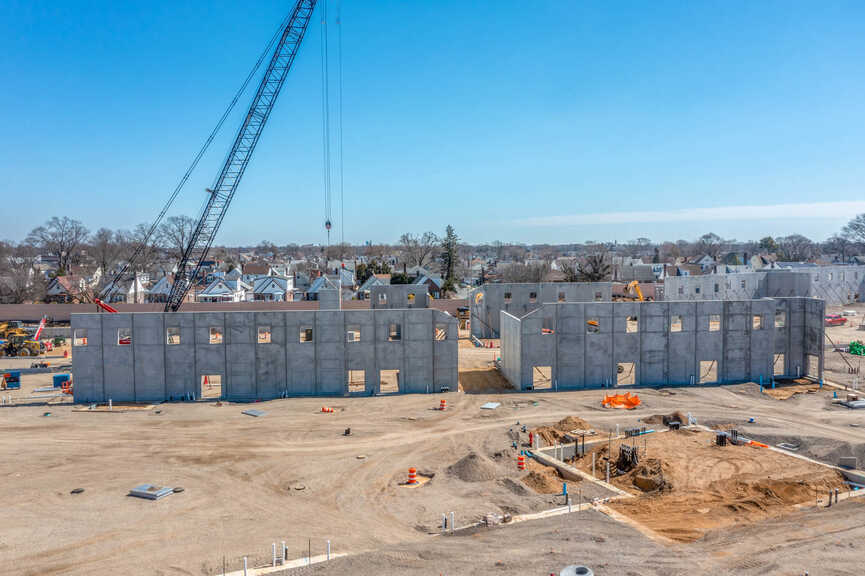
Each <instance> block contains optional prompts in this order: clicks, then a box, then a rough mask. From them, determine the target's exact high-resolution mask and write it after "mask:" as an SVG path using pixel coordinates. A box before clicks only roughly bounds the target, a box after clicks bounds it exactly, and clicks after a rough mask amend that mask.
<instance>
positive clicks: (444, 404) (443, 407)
mask: <svg viewBox="0 0 865 576" xmlns="http://www.w3.org/2000/svg"><path fill="white" fill-rule="evenodd" d="M447 407H448V401H447V400H445V399H444V398H442V400H441V401H440V402H439V410H447Z"/></svg>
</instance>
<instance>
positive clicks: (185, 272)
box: [165, 0, 317, 312]
mask: <svg viewBox="0 0 865 576" xmlns="http://www.w3.org/2000/svg"><path fill="white" fill-rule="evenodd" d="M316 1H317V0H298V2H297V4H296V5H295V7H294V10H293V11H292V13H291V16H290V17H289V18H288V20H287V22H286V25H285V28H284V29H283V30H282V35H281V36H280V39H279V43H278V44H277V46H276V50H275V51H274V53H273V57H272V58H271V60H270V64H269V65H268V67H267V71H266V72H265V74H264V77H263V78H262V79H261V84H260V85H259V86H258V91H257V92H256V93H255V97H254V98H253V99H252V103H251V104H250V105H249V111H248V112H247V113H246V117H245V119H244V121H243V125H242V126H241V127H240V130H239V131H238V133H237V137H236V138H235V140H234V145H233V146H232V147H231V152H229V154H228V157H227V158H226V159H225V164H224V165H223V166H222V170H221V171H220V173H219V176H218V177H217V179H216V183H215V184H214V186H213V188H210V189H208V191H207V192H208V198H207V202H206V204H205V205H204V209H203V210H202V213H201V217H200V218H199V220H198V224H197V225H196V227H195V230H194V232H193V233H192V236H191V237H190V240H189V244H188V245H187V246H186V249H185V250H184V252H183V258H181V260H180V263H179V264H178V267H177V273H176V275H175V278H174V285H173V286H172V287H171V294H170V295H169V297H168V301H167V302H166V304H165V311H166V312H176V311H177V310H178V309H179V308H180V306H181V305H182V304H183V300H184V298H185V297H186V294H187V292H189V289H190V288H191V287H192V285H193V284H194V283H195V279H196V278H197V277H198V273H199V271H200V269H201V263H202V262H203V261H204V259H205V258H207V252H208V251H209V250H210V247H211V245H212V244H213V239H214V238H215V236H216V233H217V231H218V230H219V226H220V225H221V224H222V219H223V218H224V217H225V213H226V211H227V210H228V206H229V204H230V203H231V199H232V198H233V197H234V193H235V192H236V191H237V186H238V185H239V184H240V180H241V178H242V177H243V173H244V171H245V170H246V167H247V165H248V164H249V160H250V158H251V157H252V153H253V151H254V150H255V145H256V144H257V143H258V139H259V137H260V136H261V132H262V130H264V125H265V124H266V123H267V119H268V117H269V116H270V112H271V110H273V105H274V104H275V103H276V98H277V96H279V91H280V90H281V89H282V85H283V84H284V83H285V78H286V76H287V75H288V71H289V70H290V69H291V65H292V63H293V62H294V57H295V56H296V55H297V50H298V48H299V47H300V43H301V41H302V40H303V36H304V34H305V33H306V29H307V26H308V25H309V21H310V18H311V17H312V12H313V10H314V9H315V4H316Z"/></svg>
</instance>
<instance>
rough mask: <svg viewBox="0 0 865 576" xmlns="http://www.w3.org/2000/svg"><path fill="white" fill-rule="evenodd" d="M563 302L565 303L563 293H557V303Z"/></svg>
mask: <svg viewBox="0 0 865 576" xmlns="http://www.w3.org/2000/svg"><path fill="white" fill-rule="evenodd" d="M564 301H565V293H564V292H559V302H564Z"/></svg>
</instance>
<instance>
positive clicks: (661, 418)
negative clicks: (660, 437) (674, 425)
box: [642, 410, 688, 426]
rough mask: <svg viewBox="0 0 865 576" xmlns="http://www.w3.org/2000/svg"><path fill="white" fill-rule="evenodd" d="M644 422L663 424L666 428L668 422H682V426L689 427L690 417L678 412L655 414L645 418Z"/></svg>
mask: <svg viewBox="0 0 865 576" xmlns="http://www.w3.org/2000/svg"><path fill="white" fill-rule="evenodd" d="M642 421H643V423H645V424H663V425H665V426H666V425H667V423H668V422H681V423H682V426H687V425H688V415H687V414H684V413H682V412H679V411H678V410H677V411H675V412H671V413H670V414H655V415H654V416H649V417H647V418H643V420H642Z"/></svg>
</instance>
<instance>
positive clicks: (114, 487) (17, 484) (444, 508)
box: [0, 348, 865, 575]
mask: <svg viewBox="0 0 865 576" xmlns="http://www.w3.org/2000/svg"><path fill="white" fill-rule="evenodd" d="M468 350H469V353H465V351H466V350H465V349H464V348H461V349H460V352H461V380H462V379H463V375H464V373H466V372H471V371H473V370H479V371H484V370H489V369H490V367H489V364H488V363H489V362H492V361H493V360H494V357H495V356H494V355H495V354H497V352H498V350H497V349H492V350H490V349H479V348H478V349H472V348H469V349H468ZM11 361H12V360H11V359H2V360H0V370H2V369H4V368H8V367H9V365H8V364H7V363H8V362H11ZM490 378H492V376H490ZM50 382H51V374H34V375H25V376H24V382H23V384H24V389H23V390H22V391H20V392H17V391H16V392H13V393H11V395H13V396H14V397H15V402H16V405H15V406H11V407H9V406H0V483H2V485H3V486H4V493H5V496H4V498H2V499H0V518H2V519H3V521H2V522H0V558H3V559H4V560H6V562H0V574H15V575H21V574H33V575H36V574H39V575H42V574H64V575H65V574H73V575H77V574H81V575H83V574H88V575H93V574H95V575H101V574H106V575H108V574H111V575H113V574H117V573H126V574H162V575H174V574H188V575H208V574H219V573H221V571H222V567H223V560H225V563H226V564H225V565H226V566H227V568H228V569H229V570H232V569H233V570H237V569H239V568H240V566H241V564H240V562H241V561H240V559H241V558H242V557H243V556H248V557H249V558H250V563H251V564H260V563H264V562H266V561H267V560H268V559H269V557H270V549H271V543H272V542H281V541H283V540H284V541H286V544H287V546H288V549H289V556H290V557H292V558H299V557H302V556H305V555H306V553H307V550H308V549H310V548H311V549H312V551H313V554H317V553H322V552H323V551H324V546H325V541H326V540H328V539H329V540H331V541H332V545H333V550H334V552H339V553H350V554H352V556H351V557H349V558H344V559H342V560H338V561H333V562H331V563H330V564H329V565H327V566H319V567H310V568H305V569H303V570H302V571H300V572H298V573H308V574H313V573H315V574H318V573H321V574H328V573H334V574H335V573H337V571H339V573H345V572H346V571H350V572H351V573H353V574H359V575H363V574H370V575H371V574H377V575H378V574H430V573H443V574H482V573H484V574H485V573H488V572H489V571H491V570H495V573H497V574H526V573H549V572H552V571H553V570H554V569H556V570H560V569H561V567H562V566H564V565H565V564H568V563H571V562H577V561H580V560H583V561H585V562H587V563H589V564H593V565H594V567H596V568H597V570H596V574H629V573H631V574H638V573H639V574H646V573H648V574H661V573H664V574H684V573H691V574H693V573H701V572H700V571H697V572H695V571H694V567H695V565H696V566H699V567H700V569H701V570H705V571H704V572H702V573H711V574H726V573H731V574H732V573H736V574H740V573H745V574H764V573H782V574H784V573H787V574H794V573H796V572H794V569H795V570H799V569H800V568H801V567H803V566H805V567H808V566H810V567H811V570H812V572H811V573H812V574H817V573H820V574H827V573H828V574H857V573H859V572H858V571H857V570H858V569H859V566H860V564H858V562H859V554H858V552H857V551H856V550H855V549H853V548H850V547H849V546H848V543H853V542H856V541H857V540H856V538H859V539H861V538H862V537H863V536H865V513H863V510H865V508H862V507H861V505H858V504H857V503H855V502H849V503H845V502H842V503H841V504H840V505H839V506H838V507H836V508H832V509H821V510H820V511H819V512H817V513H815V512H813V511H812V512H810V513H809V512H808V511H800V512H796V511H793V512H790V513H789V514H788V515H783V516H775V515H773V514H766V515H765V516H761V517H759V518H755V519H754V520H753V521H754V522H755V523H753V524H750V525H737V526H735V527H727V528H713V527H711V526H709V527H706V530H705V531H704V532H705V535H704V536H703V537H701V538H699V539H698V540H696V541H695V542H693V543H691V544H688V545H687V546H685V545H679V544H676V545H661V544H659V543H658V542H655V541H653V540H652V539H650V538H647V537H646V536H645V535H643V534H641V533H639V532H638V531H636V530H634V529H633V528H632V527H629V526H627V525H623V524H621V523H618V522H615V521H613V520H611V519H609V518H607V517H606V516H604V515H602V514H600V513H598V512H585V513H580V515H579V516H578V515H575V514H571V515H565V516H561V517H556V518H550V519H546V520H536V521H530V522H524V523H518V524H514V525H512V526H504V527H500V528H495V529H489V530H483V531H469V532H464V533H458V535H455V536H452V537H451V536H448V537H441V536H433V535H431V534H434V533H436V532H437V531H438V526H439V525H440V522H441V515H442V514H443V513H450V512H451V511H453V512H454V513H455V517H456V522H457V525H466V524H468V523H472V522H476V521H478V520H480V519H481V518H482V517H483V516H484V515H486V514H488V513H496V514H503V513H510V514H514V515H517V514H525V513H533V512H539V511H543V510H548V509H550V508H553V507H556V506H561V504H562V498H561V497H560V496H557V495H556V494H557V493H558V490H556V491H555V493H553V492H551V493H546V494H544V493H538V492H537V491H536V490H535V489H534V487H533V486H531V485H530V483H531V480H529V483H528V484H527V482H525V481H524V479H526V478H528V477H529V476H530V475H531V474H532V472H533V471H536V470H535V468H534V466H530V469H529V471H526V472H519V471H517V466H516V457H517V455H518V449H514V448H513V445H512V443H513V442H514V441H515V440H514V437H515V435H516V434H518V433H519V434H518V435H519V441H520V442H522V441H524V440H526V435H525V434H522V433H521V432H520V431H521V427H522V425H526V426H527V427H528V428H529V429H531V428H535V427H538V426H543V425H551V424H555V423H557V422H559V421H560V420H562V419H564V418H566V417H578V418H581V419H584V420H585V421H587V422H590V423H591V425H592V426H593V428H595V429H596V430H597V431H598V434H606V433H607V432H608V431H610V430H615V428H616V425H617V424H618V425H619V426H620V427H623V428H624V427H627V426H636V425H640V422H639V419H640V418H644V417H649V416H651V415H653V414H661V413H664V414H667V413H671V412H674V411H676V410H681V411H683V412H691V413H692V414H693V415H694V416H695V417H696V418H697V419H698V421H699V422H700V423H710V422H719V423H727V424H730V425H735V426H737V427H739V428H740V429H741V430H742V431H743V433H746V434H748V435H749V436H751V437H753V438H755V439H758V440H762V441H764V442H767V443H774V442H776V441H777V442H780V441H790V440H791V439H792V440H795V441H797V442H800V445H801V448H800V453H802V454H803V455H810V456H811V457H814V458H818V459H820V460H823V461H826V462H829V463H831V464H835V463H836V462H837V458H838V457H840V456H845V455H860V454H861V455H862V456H865V414H863V413H862V412H857V411H850V410H847V409H845V408H841V407H839V406H837V405H834V404H833V403H832V398H831V391H829V390H828V389H824V390H823V391H818V392H817V393H814V394H797V395H795V396H794V397H791V398H790V399H788V400H784V401H779V400H775V399H773V398H769V397H767V396H766V395H761V394H760V392H759V388H758V386H756V385H739V386H724V387H714V388H701V389H676V390H675V391H670V390H640V391H639V394H640V397H641V399H642V400H643V406H641V407H640V408H639V409H637V410H634V411H629V412H622V411H614V410H605V409H603V408H601V407H600V401H601V399H602V397H603V392H602V391H597V390H595V391H573V392H559V393H540V392H539V393H531V392H529V393H518V392H514V391H506V392H498V391H495V392H484V389H483V388H482V387H480V386H478V387H477V388H473V389H472V390H471V391H467V392H465V393H464V392H452V393H449V394H447V395H444V396H442V395H431V396H425V395H406V396H385V397H360V398H350V399H349V398H340V399H329V400H328V405H329V406H332V407H333V408H335V411H334V413H333V414H321V413H320V408H321V404H322V400H321V399H319V398H308V399H303V398H296V399H287V400H275V401H270V402H262V403H257V404H255V406H254V407H255V408H257V409H259V410H262V411H264V412H265V415H264V416H262V417H259V418H253V417H250V416H246V415H243V414H242V411H243V410H247V409H249V408H251V407H252V406H250V405H248V404H232V403H222V404H221V405H217V404H216V403H213V402H205V403H187V404H161V405H157V406H154V407H153V408H151V409H149V410H136V411H123V412H121V411H114V412H107V411H75V410H74V409H73V406H72V405H71V404H68V403H62V404H50V405H46V404H45V402H44V400H42V399H32V398H28V397H30V396H33V395H34V394H33V388H35V387H39V386H45V385H50ZM494 390H495V388H494ZM3 394H4V393H0V395H3ZM441 397H445V398H446V399H447V401H448V410H446V411H444V412H442V411H439V410H435V409H434V408H435V407H436V406H438V401H439V399H440V398H441ZM58 400H60V401H63V400H64V399H63V398H59V399H58ZM58 400H54V402H57V401H58ZM488 401H496V402H500V403H501V406H499V408H498V409H496V410H480V405H481V404H483V403H485V402H488ZM46 412H50V415H47V416H46V415H45V413H46ZM751 419H753V422H752V423H749V420H751ZM518 423H519V424H518ZM348 427H350V428H351V431H352V434H351V435H350V436H344V435H343V432H344V430H345V429H346V428H348ZM649 449H650V454H651V453H652V450H653V448H652V446H651V445H650V446H649ZM658 450H660V447H658ZM730 450H756V449H754V448H732V447H731V448H730ZM471 455H474V456H471ZM862 456H860V457H862ZM787 458H789V457H787ZM409 467H416V468H417V469H418V472H419V474H421V475H423V476H425V477H429V480H428V481H427V482H426V483H424V484H423V485H422V486H420V487H417V488H406V487H404V486H401V483H404V482H405V479H406V475H407V470H408V468H409ZM758 472H760V473H762V474H766V475H774V474H775V472H773V471H771V470H768V469H765V470H762V469H761V470H760V471H758ZM712 474H715V472H712ZM717 474H720V472H718V473H717ZM785 474H786V472H785ZM710 477H713V476H712V475H711V474H710ZM716 479H717V478H716ZM145 482H147V483H153V484H158V485H164V486H170V487H175V486H181V487H183V488H184V491H183V492H182V493H177V494H173V495H171V496H169V497H167V498H165V499H163V500H160V501H158V502H150V501H145V500H140V499H136V498H132V497H128V496H127V493H128V491H129V490H130V489H131V488H132V487H134V486H136V485H138V484H141V483H145ZM544 482H546V483H548V484H549V489H550V490H553V489H554V484H558V483H559V481H558V479H553V478H547V479H546V480H544ZM580 484H582V485H585V486H583V489H584V490H585V491H586V493H587V497H588V498H591V497H594V496H591V495H589V494H588V491H589V488H588V485H590V484H591V483H590V482H587V481H583V482H581V483H580ZM75 488H83V489H84V492H83V493H79V494H71V491H72V490H73V489H75ZM572 493H573V492H572ZM857 500H858V499H857ZM841 509H843V510H846V511H847V513H846V514H843V515H841V514H838V513H837V510H841ZM731 514H732V515H733V516H734V517H735V514H733V513H732V512H731ZM706 515H711V514H706ZM828 534H835V536H834V537H833V538H831V539H830V538H829V537H828V536H827V535H828ZM791 535H792V536H791ZM788 537H789V538H795V539H796V541H797V543H798V544H797V547H796V549H795V550H793V551H792V553H789V554H787V553H784V550H785V546H788V544H787V543H786V542H787V541H788ZM713 542H715V543H717V542H721V545H720V546H718V545H714V544H712V545H710V544H709V543H713ZM731 542H736V543H737V545H736V547H735V548H732V547H731V546H730V543H731ZM611 543H615V546H610V544H611ZM725 543H726V544H725ZM767 546H768V547H771V549H770V550H767ZM827 546H828V547H831V552H832V553H831V554H830V553H829V550H824V548H826V547H827ZM817 560H819V563H817ZM854 560H855V561H854ZM695 562H697V564H695ZM854 566H855V569H854V568H853V567H854ZM704 567H705V568H704ZM818 567H819V569H820V570H822V571H819V572H818V571H817V569H818ZM661 569H664V570H666V571H665V572H661V571H660V570H661ZM761 570H763V571H761Z"/></svg>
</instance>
